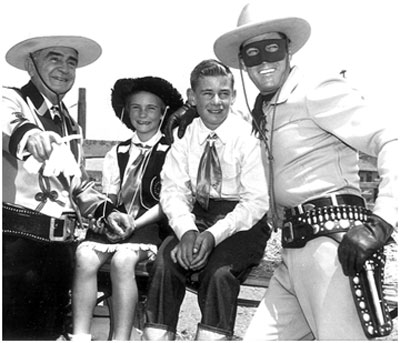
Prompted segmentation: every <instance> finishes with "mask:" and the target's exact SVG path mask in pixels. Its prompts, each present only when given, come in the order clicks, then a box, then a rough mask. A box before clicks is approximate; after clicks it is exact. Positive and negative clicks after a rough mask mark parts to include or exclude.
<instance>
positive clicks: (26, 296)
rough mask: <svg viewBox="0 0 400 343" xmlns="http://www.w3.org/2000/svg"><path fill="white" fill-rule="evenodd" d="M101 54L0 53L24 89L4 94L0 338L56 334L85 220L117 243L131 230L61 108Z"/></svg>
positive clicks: (70, 47)
mask: <svg viewBox="0 0 400 343" xmlns="http://www.w3.org/2000/svg"><path fill="white" fill-rule="evenodd" d="M100 54H101V47H100V46H99V45H98V44H97V43H96V42H94V41H93V40H91V39H88V38H84V37H78V36H49V37H36V38H31V39H27V40H25V41H23V42H20V43H18V44H17V45H15V46H13V47H12V48H11V49H10V50H9V51H8V52H7V54H6V60H7V62H8V63H9V64H11V65H12V66H14V67H16V68H18V69H21V70H25V71H27V72H28V74H29V76H30V81H29V82H28V84H26V85H25V86H23V87H22V88H6V87H4V88H3V98H2V105H3V112H2V117H3V125H2V126H3V338H4V339H12V340H15V339H18V340H20V339H22V340H24V339H29V340H31V339H34V340H45V339H55V338H57V337H58V336H59V335H60V334H61V333H62V330H63V325H64V318H65V314H66V310H67V305H68V303H69V290H70V286H71V285H70V284H71V276H72V256H73V255H72V253H73V247H74V244H73V242H74V241H75V240H76V238H77V237H76V234H77V232H78V231H76V230H75V229H76V227H77V225H79V226H80V228H83V225H82V224H83V223H82V217H90V216H93V217H94V218H95V219H98V218H99V219H100V218H103V219H104V220H103V221H100V222H104V221H105V222H106V223H107V224H108V226H107V229H108V230H111V231H112V232H114V233H115V234H117V235H119V236H120V237H121V238H122V237H124V236H125V235H126V234H128V232H129V231H130V230H131V224H130V222H129V220H128V217H127V216H126V215H125V214H121V213H119V212H117V211H114V207H113V205H112V203H111V202H110V201H109V200H108V199H107V198H106V197H105V196H104V195H102V194H100V193H99V192H96V191H95V190H94V189H93V187H92V183H90V182H88V181H87V180H86V181H85V179H86V173H85V171H84V169H83V168H81V167H82V165H81V161H82V148H81V144H80V143H79V139H76V138H79V137H81V135H80V134H81V129H80V127H79V126H78V124H77V123H76V122H75V121H74V120H73V119H72V117H71V116H70V115H69V113H68V110H67V108H66V106H65V105H64V104H63V102H62V99H63V98H64V96H65V94H66V93H67V92H68V91H69V90H70V89H71V87H72V86H73V84H74V81H75V72H76V68H79V67H83V66H85V65H88V64H90V63H92V62H94V61H95V60H97V58H98V57H99V56H100ZM91 226H92V225H91ZM96 228H97V226H93V229H96Z"/></svg>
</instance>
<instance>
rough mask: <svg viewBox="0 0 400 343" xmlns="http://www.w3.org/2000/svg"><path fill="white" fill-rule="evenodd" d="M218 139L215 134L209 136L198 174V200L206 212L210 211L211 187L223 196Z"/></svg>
mask: <svg viewBox="0 0 400 343" xmlns="http://www.w3.org/2000/svg"><path fill="white" fill-rule="evenodd" d="M217 139H218V136H217V135H216V134H215V133H213V132H212V133H210V134H209V135H208V137H207V142H206V146H205V148H204V152H203V155H202V156H201V159H200V164H199V170H198V173H197V186H196V200H197V201H198V202H199V203H200V205H201V206H202V207H203V208H204V209H205V210H207V209H208V202H209V199H210V189H211V187H213V188H214V189H215V190H216V191H217V193H218V194H219V195H221V186H222V171H221V164H220V162H219V158H218V154H217V150H216V148H215V141H216V140H217Z"/></svg>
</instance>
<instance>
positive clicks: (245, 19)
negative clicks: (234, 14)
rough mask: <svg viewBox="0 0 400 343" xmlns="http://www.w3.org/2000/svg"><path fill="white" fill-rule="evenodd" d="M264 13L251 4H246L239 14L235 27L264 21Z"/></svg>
mask: <svg viewBox="0 0 400 343" xmlns="http://www.w3.org/2000/svg"><path fill="white" fill-rule="evenodd" d="M263 15H264V11H263V10H262V9H261V8H257V9H256V6H254V5H252V4H247V5H246V6H245V7H244V8H243V10H242V12H241V13H240V16H239V19H238V22H237V26H238V27H239V26H243V25H247V24H252V23H256V22H259V21H265V16H264V17H263Z"/></svg>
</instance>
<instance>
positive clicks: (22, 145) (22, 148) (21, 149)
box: [16, 129, 42, 160]
mask: <svg viewBox="0 0 400 343" xmlns="http://www.w3.org/2000/svg"><path fill="white" fill-rule="evenodd" d="M35 132H42V130H40V129H32V130H29V131H27V132H26V133H25V134H24V135H23V136H22V138H21V140H20V141H19V144H18V147H17V151H16V157H17V158H18V159H19V160H22V159H24V157H27V156H29V155H30V154H31V153H30V152H29V151H27V150H26V143H27V142H28V139H29V137H30V136H31V135H32V134H34V133H35Z"/></svg>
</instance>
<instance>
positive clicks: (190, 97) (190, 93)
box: [186, 88, 196, 106]
mask: <svg viewBox="0 0 400 343" xmlns="http://www.w3.org/2000/svg"><path fill="white" fill-rule="evenodd" d="M186 96H187V99H188V102H189V104H190V105H192V106H196V97H195V96H194V92H193V89H191V88H188V89H187V90H186Z"/></svg>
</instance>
